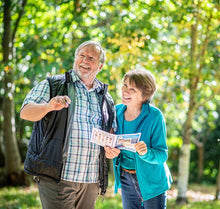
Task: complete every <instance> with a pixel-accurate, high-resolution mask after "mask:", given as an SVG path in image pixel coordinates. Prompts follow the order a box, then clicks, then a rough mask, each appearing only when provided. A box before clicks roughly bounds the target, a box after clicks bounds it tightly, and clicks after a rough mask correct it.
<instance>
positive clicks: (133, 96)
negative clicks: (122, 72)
mask: <svg viewBox="0 0 220 209" xmlns="http://www.w3.org/2000/svg"><path fill="white" fill-rule="evenodd" d="M143 102H144V98H143V96H142V92H141V91H140V90H139V89H138V88H137V87H136V86H135V84H134V83H132V84H131V83H130V82H129V78H127V79H126V80H125V81H124V83H123V86H122V103H123V104H124V105H127V106H129V107H133V108H135V109H136V108H140V107H141V106H142V104H143Z"/></svg>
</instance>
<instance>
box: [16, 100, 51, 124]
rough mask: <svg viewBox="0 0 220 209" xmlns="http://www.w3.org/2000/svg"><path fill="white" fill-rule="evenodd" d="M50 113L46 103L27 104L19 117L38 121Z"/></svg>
mask: <svg viewBox="0 0 220 209" xmlns="http://www.w3.org/2000/svg"><path fill="white" fill-rule="evenodd" d="M50 111H51V110H50V108H49V104H48V103H44V104H36V103H29V104H26V105H25V106H24V107H23V108H22V110H21V112H20V117H21V118H22V119H24V120H29V121H39V120H41V119H42V118H43V117H44V116H45V115H46V114H47V113H48V112H50Z"/></svg>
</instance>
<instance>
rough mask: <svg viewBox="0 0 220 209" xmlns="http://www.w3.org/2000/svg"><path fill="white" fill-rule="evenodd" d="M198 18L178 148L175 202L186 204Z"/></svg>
mask: <svg viewBox="0 0 220 209" xmlns="http://www.w3.org/2000/svg"><path fill="white" fill-rule="evenodd" d="M195 16H196V14H195ZM197 27H198V19H196V22H195V24H194V25H192V26H191V55H190V62H191V63H190V64H191V67H190V73H189V82H190V83H189V89H190V98H189V109H188V112H187V116H186V121H185V123H184V127H183V145H182V147H181V149H180V158H179V168H178V183H177V188H178V195H177V199H176V202H177V204H186V203H187V202H188V200H187V197H186V192H187V188H188V178H189V165H190V142H191V132H192V122H193V119H194V116H195V111H196V94H197V85H198V82H199V78H200V73H199V71H198V69H197V67H196V52H197V39H198V31H197Z"/></svg>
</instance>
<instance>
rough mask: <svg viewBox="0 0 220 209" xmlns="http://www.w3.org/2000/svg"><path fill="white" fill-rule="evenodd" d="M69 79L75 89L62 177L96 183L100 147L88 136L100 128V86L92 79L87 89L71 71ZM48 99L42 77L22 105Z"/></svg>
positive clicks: (47, 86) (47, 90)
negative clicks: (71, 121)
mask: <svg viewBox="0 0 220 209" xmlns="http://www.w3.org/2000/svg"><path fill="white" fill-rule="evenodd" d="M72 78H73V82H74V83H75V89H76V101H75V113H74V120H73V126H72V131H71V134H70V142H69V148H68V155H67V160H66V162H65V163H64V167H63V171H62V177H61V178H62V179H63V180H66V181H72V182H79V183H97V182H98V168H99V166H98V164H99V152H100V147H99V146H98V145H96V144H94V143H91V142H90V138H91V132H92V128H93V127H95V128H101V118H102V117H101V110H100V107H99V104H98V98H97V95H96V92H99V90H100V89H101V87H100V86H99V85H98V83H97V82H95V83H94V84H93V88H92V89H90V90H89V91H88V90H87V88H86V87H85V85H84V84H83V83H82V81H81V80H80V79H79V77H78V76H77V75H76V74H75V73H74V71H73V73H72ZM49 100H50V88H49V83H48V81H47V80H44V81H42V82H40V83H39V84H38V85H36V86H35V87H34V88H33V89H32V90H31V91H30V93H29V94H28V95H27V96H26V98H25V100H24V102H23V105H22V107H23V106H24V105H25V104H28V103H45V102H48V101H49ZM114 124H116V123H115V121H114Z"/></svg>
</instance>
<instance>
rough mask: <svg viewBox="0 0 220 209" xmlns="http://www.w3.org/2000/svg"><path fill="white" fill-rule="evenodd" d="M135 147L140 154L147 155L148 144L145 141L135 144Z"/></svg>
mask: <svg viewBox="0 0 220 209" xmlns="http://www.w3.org/2000/svg"><path fill="white" fill-rule="evenodd" d="M135 149H136V151H137V153H138V154H139V155H145V154H146V153H147V145H146V144H145V142H143V141H140V142H138V143H137V144H135Z"/></svg>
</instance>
